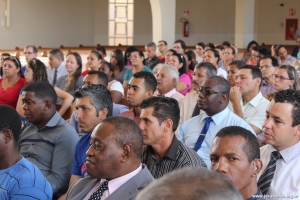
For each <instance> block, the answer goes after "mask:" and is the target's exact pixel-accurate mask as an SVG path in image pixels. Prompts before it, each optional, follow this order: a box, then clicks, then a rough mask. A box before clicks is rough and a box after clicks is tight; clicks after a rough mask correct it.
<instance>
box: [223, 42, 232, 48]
mask: <svg viewBox="0 0 300 200" xmlns="http://www.w3.org/2000/svg"><path fill="white" fill-rule="evenodd" d="M222 45H224V46H227V47H230V46H231V44H230V42H228V41H224V42H223V43H222Z"/></svg>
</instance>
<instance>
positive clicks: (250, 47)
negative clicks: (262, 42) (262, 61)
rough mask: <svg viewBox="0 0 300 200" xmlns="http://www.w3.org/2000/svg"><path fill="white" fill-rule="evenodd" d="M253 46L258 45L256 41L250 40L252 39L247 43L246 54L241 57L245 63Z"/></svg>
mask: <svg viewBox="0 0 300 200" xmlns="http://www.w3.org/2000/svg"><path fill="white" fill-rule="evenodd" d="M254 47H258V43H257V42H256V41H254V40H252V41H251V42H249V43H248V45H247V52H246V55H245V56H244V59H243V61H244V62H245V63H247V62H248V60H249V59H250V58H251V53H252V49H253V48H254Z"/></svg>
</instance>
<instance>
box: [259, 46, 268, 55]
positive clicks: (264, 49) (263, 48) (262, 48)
mask: <svg viewBox="0 0 300 200" xmlns="http://www.w3.org/2000/svg"><path fill="white" fill-rule="evenodd" d="M258 52H259V53H260V54H262V55H263V56H270V55H271V51H270V50H269V49H267V48H265V47H259V48H258Z"/></svg>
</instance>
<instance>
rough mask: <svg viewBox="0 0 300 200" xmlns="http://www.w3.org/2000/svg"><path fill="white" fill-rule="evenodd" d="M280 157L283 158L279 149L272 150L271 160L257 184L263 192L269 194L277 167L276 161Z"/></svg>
mask: <svg viewBox="0 0 300 200" xmlns="http://www.w3.org/2000/svg"><path fill="white" fill-rule="evenodd" d="M280 158H282V156H281V155H280V153H279V152H278V151H273V152H272V154H271V160H270V162H269V164H268V166H267V167H266V169H265V171H264V172H263V173H262V175H261V176H260V178H259V180H258V182H257V186H258V187H259V189H260V190H261V192H262V193H263V194H267V192H268V190H269V188H270V185H271V182H272V179H273V176H274V173H275V169H276V161H277V160H278V159H280Z"/></svg>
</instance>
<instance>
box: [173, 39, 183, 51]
mask: <svg viewBox="0 0 300 200" xmlns="http://www.w3.org/2000/svg"><path fill="white" fill-rule="evenodd" d="M175 43H180V45H181V48H182V49H183V50H185V49H186V45H185V42H184V41H183V40H180V39H179V40H175V42H174V43H173V44H175Z"/></svg>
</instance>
